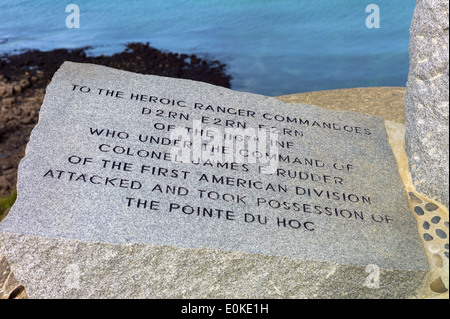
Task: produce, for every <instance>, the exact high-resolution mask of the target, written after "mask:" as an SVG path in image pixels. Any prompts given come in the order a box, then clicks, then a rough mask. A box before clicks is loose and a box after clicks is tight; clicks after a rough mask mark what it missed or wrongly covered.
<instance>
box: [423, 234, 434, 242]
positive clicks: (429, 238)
mask: <svg viewBox="0 0 450 319" xmlns="http://www.w3.org/2000/svg"><path fill="white" fill-rule="evenodd" d="M423 239H425V241H432V240H433V236H431V235H430V234H423Z"/></svg>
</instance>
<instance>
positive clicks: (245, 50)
mask: <svg viewBox="0 0 450 319" xmlns="http://www.w3.org/2000/svg"><path fill="white" fill-rule="evenodd" d="M71 3H73V4H76V5H77V6H78V8H79V10H80V20H79V22H80V25H79V26H80V27H79V28H68V27H67V26H66V18H67V17H68V16H69V15H70V14H71V12H66V6H67V5H68V4H71ZM370 4H375V5H376V6H377V7H378V9H379V18H380V19H379V28H368V26H367V24H366V19H367V18H368V17H369V16H370V17H369V21H370V22H372V24H373V23H375V22H376V20H374V19H372V16H371V15H374V14H376V12H375V11H369V12H366V8H367V6H368V5H370ZM415 4H416V1H415V0H314V1H312V0H308V1H305V0H282V1H281V0H280V1H271V0H259V1H258V0H240V1H238V0H235V1H232V0H228V1H227V0H196V1H193V0H192V1H187V0H130V1H113V0H96V1H92V0H71V1H60V0H34V1H32V0H15V1H12V0H0V55H1V54H4V53H12V52H16V51H20V50H24V49H41V50H51V49H55V48H79V47H85V46H91V47H92V49H91V50H89V51H88V53H89V54H90V55H98V54H113V53H115V52H119V51H122V50H123V49H124V47H125V45H126V43H128V42H135V41H139V42H150V45H151V46H153V47H155V48H158V49H161V50H164V51H172V52H178V53H187V54H197V55H199V56H202V57H208V58H210V59H218V60H220V61H221V62H223V63H226V64H227V66H228V68H227V72H228V73H229V74H231V75H232V76H233V80H232V89H234V90H237V91H246V92H253V93H259V94H264V95H269V96H277V95H283V94H291V93H300V92H308V91H317V90H329V89H339V88H351V87H369V86H405V85H406V79H407V74H408V42H409V27H410V24H411V19H412V15H413V11H414V7H415Z"/></svg>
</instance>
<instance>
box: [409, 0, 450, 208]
mask: <svg viewBox="0 0 450 319" xmlns="http://www.w3.org/2000/svg"><path fill="white" fill-rule="evenodd" d="M448 51H449V2H448V1H446V0H418V1H417V6H416V9H415V11H414V17H413V20H412V25H411V30H410V46H409V52H410V69H409V76H408V83H407V91H406V98H405V108H406V137H405V139H406V152H407V155H408V159H409V166H410V170H411V174H412V178H413V181H414V183H415V184H416V188H417V191H419V192H422V193H424V194H426V195H427V196H429V197H430V198H435V199H436V200H437V201H439V202H441V203H443V204H444V205H445V206H446V207H447V208H448V206H449V192H448V190H449V169H448V165H449V163H448V160H449V55H448Z"/></svg>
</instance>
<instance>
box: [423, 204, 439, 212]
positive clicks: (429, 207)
mask: <svg viewBox="0 0 450 319" xmlns="http://www.w3.org/2000/svg"><path fill="white" fill-rule="evenodd" d="M438 208H439V207H438V205H436V204H433V203H428V204H426V205H425V209H426V210H427V211H429V212H434V211H435V210H437V209H438Z"/></svg>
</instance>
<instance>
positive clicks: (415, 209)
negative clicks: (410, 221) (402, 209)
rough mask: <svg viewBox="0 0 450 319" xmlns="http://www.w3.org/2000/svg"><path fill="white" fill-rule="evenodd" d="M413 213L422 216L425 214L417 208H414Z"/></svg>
mask: <svg viewBox="0 0 450 319" xmlns="http://www.w3.org/2000/svg"><path fill="white" fill-rule="evenodd" d="M414 211H415V212H416V214H417V215H419V216H422V215H424V214H425V212H424V211H423V209H422V208H421V207H419V206H416V207H414Z"/></svg>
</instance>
